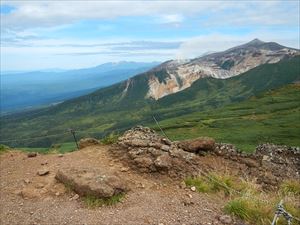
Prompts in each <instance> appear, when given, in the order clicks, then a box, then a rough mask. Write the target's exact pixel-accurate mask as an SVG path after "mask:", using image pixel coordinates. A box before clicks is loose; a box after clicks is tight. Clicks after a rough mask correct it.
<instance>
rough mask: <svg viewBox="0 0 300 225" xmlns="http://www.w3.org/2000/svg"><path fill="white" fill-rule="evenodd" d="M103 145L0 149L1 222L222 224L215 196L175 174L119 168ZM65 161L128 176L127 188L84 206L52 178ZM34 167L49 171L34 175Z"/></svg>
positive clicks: (9, 224)
mask: <svg viewBox="0 0 300 225" xmlns="http://www.w3.org/2000/svg"><path fill="white" fill-rule="evenodd" d="M109 148H111V147H109V146H92V147H87V148H84V149H82V150H79V151H76V152H72V153H67V154H64V155H58V154H48V155H37V156H36V157H33V158H28V157H27V154H25V153H23V152H19V151H10V152H6V153H3V154H1V155H0V159H1V165H0V181H1V184H0V189H1V198H0V209H1V210H0V221H1V224H3V225H13V224H18V225H21V224H72V225H77V224H130V225H134V224H138V225H141V224H164V225H167V224H172V225H176V224H181V225H182V224H186V225H187V224H191V225H192V224H194V225H196V224H198V225H199V224H201V225H204V224H206V225H208V224H222V223H221V222H220V221H219V220H218V218H219V216H220V215H222V206H223V205H224V202H223V200H222V199H221V198H218V197H217V196H208V195H206V194H201V193H196V192H192V191H191V190H190V189H189V188H181V187H180V182H181V181H179V180H178V181H175V180H171V179H169V178H166V177H154V176H153V177H152V175H151V174H150V175H141V174H138V173H136V172H135V171H133V170H130V169H129V170H128V171H123V170H122V168H124V166H126V165H123V164H122V163H121V162H120V161H119V160H117V159H115V158H113V156H112V155H110V154H109ZM206 163H207V164H212V165H216V166H217V165H219V166H220V165H221V166H220V168H221V169H222V165H224V168H225V167H226V163H225V162H223V163H222V162H217V161H214V163H212V161H210V160H209V158H208V159H206ZM69 166H72V167H79V168H83V167H93V168H98V169H101V170H102V171H104V172H105V171H107V172H113V173H116V174H118V175H119V176H121V177H124V178H126V179H128V180H129V181H130V189H131V190H130V191H129V193H128V194H126V196H125V198H124V199H123V200H122V201H121V202H120V203H117V204H116V205H114V206H103V207H99V208H88V207H87V206H86V205H85V204H84V202H83V201H82V200H81V199H80V198H79V199H76V198H74V195H75V193H73V192H72V191H68V190H67V189H66V188H65V187H64V186H63V185H62V184H61V183H58V182H57V181H56V180H55V178H54V177H55V174H56V172H57V170H58V169H60V168H68V167H69ZM40 169H47V170H49V174H48V175H45V176H38V175H37V171H39V170H40ZM122 171H123V172H122Z"/></svg>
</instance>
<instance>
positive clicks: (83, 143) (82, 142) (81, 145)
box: [79, 138, 100, 149]
mask: <svg viewBox="0 0 300 225" xmlns="http://www.w3.org/2000/svg"><path fill="white" fill-rule="evenodd" d="M98 144H100V142H99V141H98V140H97V139H95V138H83V139H81V140H80V141H79V148H80V149H82V148H85V147H88V146H92V145H98Z"/></svg>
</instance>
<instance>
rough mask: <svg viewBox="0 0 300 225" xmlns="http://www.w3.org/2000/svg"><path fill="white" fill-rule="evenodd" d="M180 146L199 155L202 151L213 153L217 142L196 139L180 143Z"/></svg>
mask: <svg viewBox="0 0 300 225" xmlns="http://www.w3.org/2000/svg"><path fill="white" fill-rule="evenodd" d="M178 146H179V147H180V148H182V149H183V150H185V151H188V152H193V153H199V152H201V151H205V152H207V151H213V150H214V148H215V140H214V139H212V138H208V137H199V138H196V139H191V140H185V141H181V142H179V143H178Z"/></svg>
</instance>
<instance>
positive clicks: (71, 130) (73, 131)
mask: <svg viewBox="0 0 300 225" xmlns="http://www.w3.org/2000/svg"><path fill="white" fill-rule="evenodd" d="M70 132H71V133H72V135H73V138H74V140H75V143H76V146H77V149H78V150H79V146H78V142H77V138H76V136H75V130H73V129H70Z"/></svg>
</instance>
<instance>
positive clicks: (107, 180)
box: [55, 168, 128, 198]
mask: <svg viewBox="0 0 300 225" xmlns="http://www.w3.org/2000/svg"><path fill="white" fill-rule="evenodd" d="M55 178H56V179H57V180H58V181H60V182H62V183H63V184H65V186H67V187H69V188H71V189H72V190H73V191H75V192H76V193H77V194H79V195H80V196H94V197H97V198H110V197H112V196H114V195H116V194H120V193H124V192H126V191H128V187H127V184H126V182H125V181H124V179H121V178H120V177H118V176H116V175H113V174H107V173H106V174H103V172H102V171H99V170H96V169H92V168H87V169H77V168H69V169H61V170H59V171H58V172H57V174H56V176H55Z"/></svg>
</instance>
